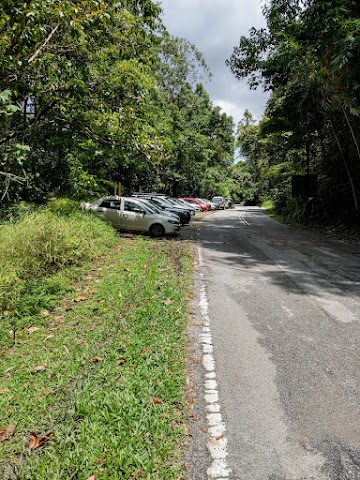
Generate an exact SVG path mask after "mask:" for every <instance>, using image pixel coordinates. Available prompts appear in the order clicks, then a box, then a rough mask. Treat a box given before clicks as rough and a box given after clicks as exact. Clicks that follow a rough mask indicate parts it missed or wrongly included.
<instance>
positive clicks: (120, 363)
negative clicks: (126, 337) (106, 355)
mask: <svg viewBox="0 0 360 480" xmlns="http://www.w3.org/2000/svg"><path fill="white" fill-rule="evenodd" d="M125 362H126V360H124V359H123V358H120V360H118V361H117V362H116V365H123V364H124V363H125Z"/></svg>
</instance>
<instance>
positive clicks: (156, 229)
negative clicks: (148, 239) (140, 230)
mask: <svg viewBox="0 0 360 480" xmlns="http://www.w3.org/2000/svg"><path fill="white" fill-rule="evenodd" d="M164 233H165V228H164V227H163V226H162V225H160V224H159V223H155V224H154V225H151V227H150V235H151V236H152V237H162V236H163V235H164Z"/></svg>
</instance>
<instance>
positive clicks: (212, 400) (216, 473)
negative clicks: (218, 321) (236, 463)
mask: <svg viewBox="0 0 360 480" xmlns="http://www.w3.org/2000/svg"><path fill="white" fill-rule="evenodd" d="M197 254H198V262H199V263H198V264H199V272H200V278H201V279H202V280H201V286H200V300H199V306H200V312H201V316H202V319H203V323H204V327H203V333H202V334H201V335H200V343H201V347H202V352H203V355H202V363H203V366H204V368H205V370H206V380H205V401H206V404H207V405H206V410H207V412H208V414H207V426H208V433H209V438H208V442H207V448H208V450H209V452H210V457H211V465H210V467H209V468H208V469H207V476H208V480H227V479H229V475H230V472H231V470H230V468H229V466H228V464H227V461H226V457H227V456H228V452H227V443H228V441H227V438H226V437H225V432H226V426H225V423H224V421H223V418H222V415H221V407H220V404H219V392H218V385H217V381H216V371H215V359H214V356H213V343H212V335H211V329H210V316H209V301H208V297H207V294H206V288H205V282H204V280H203V277H204V275H203V273H202V272H201V268H202V267H204V260H203V257H202V254H201V250H200V247H199V246H198V247H197Z"/></svg>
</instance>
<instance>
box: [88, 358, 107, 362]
mask: <svg viewBox="0 0 360 480" xmlns="http://www.w3.org/2000/svg"><path fill="white" fill-rule="evenodd" d="M103 360H104V359H103V357H93V358H90V359H89V362H102V361H103Z"/></svg>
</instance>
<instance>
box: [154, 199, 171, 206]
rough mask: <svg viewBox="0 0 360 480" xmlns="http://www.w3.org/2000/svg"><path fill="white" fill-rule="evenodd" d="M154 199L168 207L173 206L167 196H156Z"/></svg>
mask: <svg viewBox="0 0 360 480" xmlns="http://www.w3.org/2000/svg"><path fill="white" fill-rule="evenodd" d="M154 200H156V201H157V202H158V203H160V205H161V204H162V205H165V206H166V207H172V206H173V205H171V203H170V202H169V201H168V199H167V198H162V197H161V198H154Z"/></svg>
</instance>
